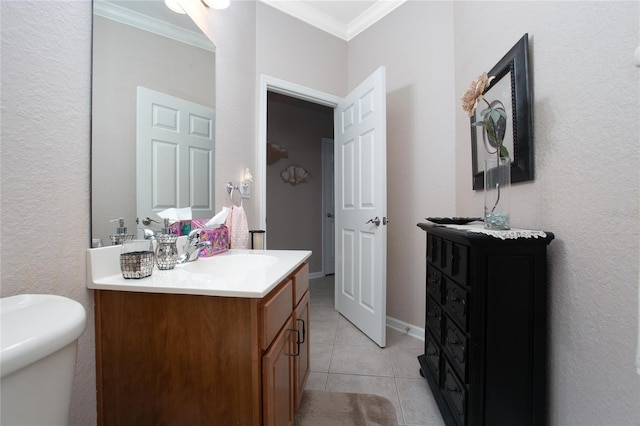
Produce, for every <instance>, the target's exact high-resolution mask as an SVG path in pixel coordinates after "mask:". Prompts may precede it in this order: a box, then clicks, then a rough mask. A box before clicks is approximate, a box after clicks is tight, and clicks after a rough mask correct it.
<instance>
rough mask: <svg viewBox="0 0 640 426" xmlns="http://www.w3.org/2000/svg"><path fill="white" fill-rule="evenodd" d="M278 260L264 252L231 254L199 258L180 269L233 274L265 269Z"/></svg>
mask: <svg viewBox="0 0 640 426" xmlns="http://www.w3.org/2000/svg"><path fill="white" fill-rule="evenodd" d="M277 261H278V258H277V257H275V256H269V255H266V254H231V255H217V256H212V257H205V258H200V259H198V260H197V261H195V262H190V263H188V264H186V265H185V266H184V267H183V268H182V269H183V270H185V271H186V272H191V273H196V274H213V275H218V276H219V275H235V274H239V273H246V272H254V271H259V270H265V269H266V268H267V267H269V266H271V265H274V264H275V263H276V262H277Z"/></svg>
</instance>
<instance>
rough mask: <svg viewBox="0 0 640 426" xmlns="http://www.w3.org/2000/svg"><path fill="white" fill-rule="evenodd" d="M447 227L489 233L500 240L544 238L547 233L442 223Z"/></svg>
mask: <svg viewBox="0 0 640 426" xmlns="http://www.w3.org/2000/svg"><path fill="white" fill-rule="evenodd" d="M444 226H446V227H447V228H453V229H459V230H461V231H469V232H477V233H479V234H485V235H490V236H492V237H495V238H500V239H501V240H515V239H518V238H545V237H546V236H547V234H546V233H545V232H544V231H533V230H530V229H517V228H512V229H509V230H505V231H494V230H492V229H484V225H481V224H478V225H444Z"/></svg>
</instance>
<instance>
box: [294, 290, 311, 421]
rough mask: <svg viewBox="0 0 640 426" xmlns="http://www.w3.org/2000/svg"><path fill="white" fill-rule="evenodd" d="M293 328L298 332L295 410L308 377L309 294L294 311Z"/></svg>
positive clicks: (307, 293) (306, 294)
mask: <svg viewBox="0 0 640 426" xmlns="http://www.w3.org/2000/svg"><path fill="white" fill-rule="evenodd" d="M294 318H295V321H296V324H295V327H296V329H297V330H298V335H297V336H296V338H298V342H300V343H299V345H298V356H296V357H295V360H294V362H295V384H296V388H295V389H296V392H295V398H296V410H297V409H298V406H299V405H300V400H302V393H303V392H304V387H305V385H306V384H307V378H308V377H309V370H310V365H309V354H310V352H309V351H310V348H309V292H308V291H307V292H306V293H305V295H304V296H303V297H302V300H301V301H300V303H299V304H298V306H297V307H296V310H295V316H294Z"/></svg>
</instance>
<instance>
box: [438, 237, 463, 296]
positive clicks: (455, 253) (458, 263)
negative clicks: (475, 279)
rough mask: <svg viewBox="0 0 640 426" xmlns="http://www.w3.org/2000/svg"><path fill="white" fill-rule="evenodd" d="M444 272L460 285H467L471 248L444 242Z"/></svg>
mask: <svg viewBox="0 0 640 426" xmlns="http://www.w3.org/2000/svg"><path fill="white" fill-rule="evenodd" d="M442 245H443V251H444V253H443V258H444V259H443V261H442V264H443V268H444V272H445V273H446V274H447V275H449V276H450V277H451V278H453V279H454V280H456V281H457V282H459V283H460V284H463V285H467V280H468V272H467V270H468V263H469V248H468V247H467V246H464V245H462V244H458V243H454V242H452V241H448V240H443V244H442Z"/></svg>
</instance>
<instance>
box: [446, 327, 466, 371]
mask: <svg viewBox="0 0 640 426" xmlns="http://www.w3.org/2000/svg"><path fill="white" fill-rule="evenodd" d="M468 343H469V338H468V337H467V335H466V334H464V333H463V332H462V331H461V330H460V329H459V328H458V327H457V326H456V325H455V324H454V323H453V321H451V320H450V318H449V317H446V325H445V329H444V347H445V348H446V351H447V354H448V355H449V358H450V361H451V363H452V364H453V365H454V366H455V368H456V369H457V370H458V373H459V374H460V376H461V377H462V380H463V382H464V383H468V374H467V359H468V356H469V354H468V350H469V344H468Z"/></svg>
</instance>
